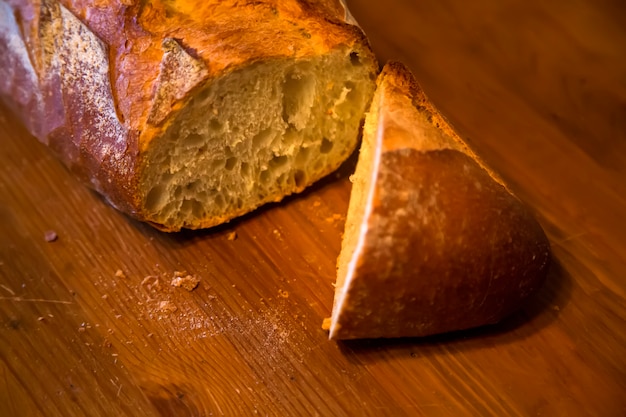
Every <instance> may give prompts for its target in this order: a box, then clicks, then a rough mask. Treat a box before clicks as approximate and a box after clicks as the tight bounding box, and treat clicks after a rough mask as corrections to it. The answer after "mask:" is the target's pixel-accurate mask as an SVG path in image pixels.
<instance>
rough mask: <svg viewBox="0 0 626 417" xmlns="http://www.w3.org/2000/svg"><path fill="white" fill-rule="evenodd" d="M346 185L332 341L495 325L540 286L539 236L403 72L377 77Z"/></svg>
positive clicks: (396, 68)
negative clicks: (347, 193) (348, 186)
mask: <svg viewBox="0 0 626 417" xmlns="http://www.w3.org/2000/svg"><path fill="white" fill-rule="evenodd" d="M352 181H353V188H352V192H351V196H350V205H349V209H348V214H347V219H346V227H345V233H344V237H343V242H342V249H341V253H340V255H339V259H338V272H337V282H336V289H335V300H334V305H333V312H332V317H331V319H330V320H329V321H328V322H327V327H329V330H330V338H331V339H355V338H380V337H414V336H427V335H432V334H438V333H444V332H449V331H455V330H462V329H468V328H472V327H477V326H482V325H486V324H492V323H496V322H499V321H501V320H502V319H503V318H505V317H506V316H507V315H509V314H510V313H512V312H513V311H515V310H516V309H518V308H519V307H520V306H521V305H522V304H523V302H524V300H526V299H527V298H528V297H529V296H530V295H531V294H532V293H534V292H535V291H536V290H537V289H538V288H539V287H540V286H541V285H542V283H543V281H544V280H545V277H546V274H547V270H548V266H549V260H550V245H549V242H548V239H547V238H546V236H545V234H544V232H543V230H542V228H541V226H540V225H539V223H538V222H537V221H536V219H535V218H534V217H533V215H532V213H531V212H530V211H529V210H528V209H527V208H526V207H525V206H524V205H523V204H522V203H521V202H520V201H519V200H518V199H517V198H516V197H515V196H514V195H513V194H512V193H511V192H510V191H509V190H508V189H507V188H506V187H505V185H504V184H503V183H502V181H501V180H499V179H498V177H497V176H495V175H494V174H493V173H492V172H491V171H490V170H489V169H488V168H487V167H486V166H485V165H484V164H483V163H482V162H481V161H480V160H479V159H478V158H477V157H476V155H474V154H473V153H472V152H471V150H470V149H469V148H468V147H467V145H466V144H465V143H464V142H463V141H462V140H461V139H460V138H459V136H458V135H457V134H456V133H455V131H454V130H453V129H452V127H451V126H450V125H449V124H448V123H447V121H446V120H445V119H444V118H443V117H442V116H441V114H440V113H439V112H438V111H437V110H436V109H435V107H434V106H433V105H432V103H431V102H430V101H429V100H428V99H427V97H426V96H425V94H424V93H423V91H422V90H421V89H420V87H419V85H418V84H417V83H416V81H415V79H414V78H413V76H412V74H411V73H410V71H409V70H408V69H407V68H406V67H405V66H403V65H402V64H399V63H389V64H387V65H386V66H385V68H384V69H383V71H382V73H381V75H380V76H379V78H378V87H377V90H376V94H375V96H374V99H373V102H372V105H371V109H370V112H369V114H368V115H367V117H366V121H365V127H364V133H363V143H362V145H361V150H360V154H359V159H358V163H357V167H356V171H355V173H354V175H353V177H352Z"/></svg>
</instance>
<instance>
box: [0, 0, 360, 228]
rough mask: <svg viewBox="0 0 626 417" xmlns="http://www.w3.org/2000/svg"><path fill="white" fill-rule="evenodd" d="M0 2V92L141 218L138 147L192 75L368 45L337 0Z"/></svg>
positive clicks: (178, 101) (187, 88)
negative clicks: (0, 77)
mask: <svg viewBox="0 0 626 417" xmlns="http://www.w3.org/2000/svg"><path fill="white" fill-rule="evenodd" d="M0 6H2V7H3V10H5V11H6V13H3V14H2V18H1V19H0V20H2V22H0V25H2V27H3V28H5V29H7V30H4V31H2V33H0V49H2V50H0V52H4V54H3V57H6V58H3V62H5V61H4V60H6V61H7V67H8V68H4V69H0V75H3V76H5V82H4V83H1V84H0V96H4V97H5V100H6V99H7V98H8V99H9V101H10V103H9V105H10V106H11V107H12V108H14V109H15V111H16V113H17V114H19V115H21V116H22V117H23V119H24V122H25V124H26V125H27V127H28V128H29V129H30V130H31V132H32V133H33V134H34V135H36V136H37V137H39V138H40V140H42V141H43V142H44V143H47V144H50V146H51V147H52V148H53V149H54V150H55V151H56V153H57V154H58V155H59V156H60V157H61V159H62V160H63V161H64V162H65V163H66V164H67V165H68V166H69V167H70V168H71V169H72V170H73V171H74V172H76V173H77V174H78V175H79V176H80V177H81V178H82V179H83V180H84V181H86V182H87V183H89V184H90V185H91V186H92V187H94V188H95V189H97V190H98V191H100V192H101V193H102V194H103V195H104V196H105V197H106V198H107V199H108V200H109V201H110V202H111V203H112V204H113V205H114V206H116V207H118V208H119V209H121V210H123V211H126V212H128V213H130V214H131V215H133V216H135V217H137V218H139V219H142V220H147V219H145V218H144V215H145V214H144V213H143V208H142V207H141V201H140V198H139V193H138V181H139V178H140V177H141V172H142V170H143V169H145V166H146V164H147V161H145V160H144V159H143V157H142V155H143V153H144V152H145V151H146V149H147V148H148V147H149V146H150V143H151V142H152V140H153V138H155V137H157V136H158V135H160V134H161V133H162V132H163V131H164V129H165V128H166V126H167V121H168V120H170V119H171V118H172V117H173V116H174V115H175V114H176V112H177V111H178V110H179V109H180V108H181V107H182V106H183V105H184V104H185V103H186V101H187V100H188V99H189V98H190V96H191V95H192V93H193V91H194V90H195V89H196V88H198V86H200V85H202V84H203V83H205V82H207V81H210V80H213V79H216V78H218V77H220V76H223V75H224V74H227V73H229V72H231V71H234V70H236V69H238V68H242V67H245V66H247V65H250V64H253V63H254V62H259V61H264V60H268V59H280V58H294V59H299V58H302V57H309V56H318V55H322V54H325V53H328V52H329V51H330V50H332V49H333V48H337V47H338V46H340V45H348V46H351V45H355V44H360V45H362V47H363V48H367V41H366V39H365V37H364V35H363V34H362V32H361V31H360V30H359V29H358V28H356V27H355V26H353V25H350V24H347V23H346V22H345V20H344V19H345V18H346V11H345V9H344V7H343V5H342V3H341V2H340V0H323V1H311V0H264V1H260V0H259V1H243V2H242V1H238V0H210V1H203V2H194V1H188V0H159V1H151V2H149V1H140V0H110V1H107V0H75V1H70V0H59V1H58V0H31V1H24V2H8V3H5V1H4V0H1V1H0ZM16 48H17V49H16ZM18 49H20V50H18ZM3 71H4V72H3ZM20 74H22V75H20ZM177 80H178V81H180V80H184V82H176V81H177ZM16 91H19V92H20V93H21V95H20V94H16ZM85 92H88V93H87V94H85Z"/></svg>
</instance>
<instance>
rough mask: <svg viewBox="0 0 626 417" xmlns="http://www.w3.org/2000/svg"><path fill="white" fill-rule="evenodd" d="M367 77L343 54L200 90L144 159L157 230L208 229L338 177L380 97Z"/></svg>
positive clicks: (264, 66)
mask: <svg viewBox="0 0 626 417" xmlns="http://www.w3.org/2000/svg"><path fill="white" fill-rule="evenodd" d="M368 68H370V66H369V65H366V64H364V63H362V62H361V59H360V57H359V55H358V53H357V52H355V51H351V50H350V49H347V48H345V49H341V50H338V51H336V52H335V53H333V54H329V55H326V56H323V57H316V58H311V59H309V60H299V61H297V62H296V61H295V60H285V59H283V60H276V61H271V62H262V63H257V64H255V65H252V66H250V67H247V68H244V69H241V70H236V71H234V72H231V73H229V74H227V75H225V76H223V77H222V78H219V79H217V80H215V81H214V82H212V83H210V84H209V85H207V86H205V87H203V89H201V90H200V91H198V92H197V93H196V94H195V96H194V97H193V98H192V99H191V100H190V101H189V103H187V105H186V106H185V107H184V108H183V109H182V110H181V111H180V112H179V113H178V114H177V115H176V116H175V118H174V120H173V121H172V122H171V123H170V124H169V127H168V128H167V129H166V131H165V134H164V135H162V136H161V137H159V138H157V139H155V142H154V143H153V145H152V146H151V148H150V150H149V151H148V154H147V155H146V157H147V158H148V159H147V160H148V161H149V162H148V163H149V165H150V166H149V169H147V170H146V173H145V175H144V177H143V179H142V181H141V186H140V187H141V191H142V195H143V200H144V206H145V207H146V208H147V210H148V211H149V215H150V217H151V218H152V221H154V222H156V223H160V224H163V225H165V226H168V227H170V226H172V225H177V224H182V225H183V227H187V228H199V227H209V226H211V225H214V224H219V223H221V222H223V221H226V220H228V219H230V218H233V217H236V216H238V215H241V214H244V213H246V212H249V211H251V210H252V209H254V208H256V207H258V206H260V205H262V204H264V203H267V202H270V201H277V200H279V199H281V198H282V197H283V196H284V195H287V194H290V193H293V192H298V191H301V190H302V189H303V188H304V187H306V186H307V185H309V184H311V183H312V182H314V181H316V180H318V179H319V178H321V177H323V176H324V175H327V174H328V173H330V172H332V171H333V170H335V169H336V168H337V167H338V166H339V165H340V164H341V162H343V161H344V160H345V159H346V158H347V157H348V156H349V155H350V154H351V153H352V151H353V150H354V148H355V146H356V144H357V139H358V137H359V128H360V123H361V119H362V115H363V113H364V111H365V109H366V106H367V105H368V104H369V100H370V98H371V96H372V94H373V90H374V81H373V80H372V74H371V73H370V70H369V69H368Z"/></svg>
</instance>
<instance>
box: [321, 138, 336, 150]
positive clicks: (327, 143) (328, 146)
mask: <svg viewBox="0 0 626 417" xmlns="http://www.w3.org/2000/svg"><path fill="white" fill-rule="evenodd" d="M332 150H333V143H332V142H331V141H330V140H328V138H324V139H322V143H321V144H320V153H329V152H330V151H332Z"/></svg>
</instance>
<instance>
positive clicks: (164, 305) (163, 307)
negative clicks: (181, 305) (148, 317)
mask: <svg viewBox="0 0 626 417" xmlns="http://www.w3.org/2000/svg"><path fill="white" fill-rule="evenodd" d="M159 310H160V311H161V312H162V313H165V314H170V313H173V312H175V311H176V310H178V307H176V306H175V305H174V304H173V303H172V302H171V301H161V302H160V303H159Z"/></svg>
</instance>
